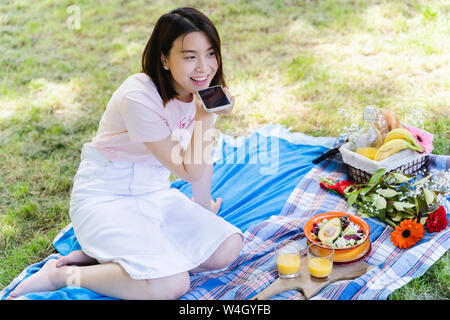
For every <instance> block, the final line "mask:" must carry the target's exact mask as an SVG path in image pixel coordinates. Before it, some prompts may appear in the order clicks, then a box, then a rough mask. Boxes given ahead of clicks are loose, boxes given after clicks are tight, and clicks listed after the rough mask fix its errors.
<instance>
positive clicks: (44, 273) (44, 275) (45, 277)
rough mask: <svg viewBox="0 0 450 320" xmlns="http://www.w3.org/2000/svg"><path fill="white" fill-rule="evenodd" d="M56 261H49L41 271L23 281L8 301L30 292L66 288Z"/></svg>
mask: <svg viewBox="0 0 450 320" xmlns="http://www.w3.org/2000/svg"><path fill="white" fill-rule="evenodd" d="M56 262H57V261H56V260H55V259H50V260H48V261H47V262H46V263H45V264H44V265H43V266H42V268H41V270H39V271H38V272H36V273H34V274H33V275H31V276H30V277H28V278H26V279H25V280H23V281H22V282H21V283H20V284H19V285H18V286H17V287H16V288H15V289H14V290H13V291H12V292H11V293H10V294H9V297H7V298H6V300H12V299H15V298H17V297H19V296H22V295H24V294H27V293H30V292H45V291H55V290H58V289H61V288H63V287H64V286H65V282H64V281H63V280H62V277H60V276H59V275H58V274H57V271H56V270H57V268H56Z"/></svg>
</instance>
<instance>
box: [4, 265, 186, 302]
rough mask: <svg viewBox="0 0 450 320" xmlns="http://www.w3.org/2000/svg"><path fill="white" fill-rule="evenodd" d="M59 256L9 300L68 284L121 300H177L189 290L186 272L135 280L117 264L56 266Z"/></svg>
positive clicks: (16, 290) (19, 286) (25, 283)
mask: <svg viewBox="0 0 450 320" xmlns="http://www.w3.org/2000/svg"><path fill="white" fill-rule="evenodd" d="M56 262H57V260H56V259H51V260H49V261H47V262H46V263H45V265H44V266H43V267H42V269H41V270H39V271H38V272H37V273H35V274H33V275H32V276H30V277H29V278H27V279H25V280H24V281H22V282H21V283H20V284H19V285H18V286H17V287H16V289H15V290H14V291H13V292H11V294H10V299H14V298H17V297H19V296H21V295H24V294H26V293H30V292H40V291H54V290H58V289H61V288H63V287H66V286H79V287H82V288H86V289H90V290H92V291H95V292H97V293H99V294H102V295H105V296H108V297H114V298H119V299H130V300H143V299H145V300H151V299H158V300H162V299H177V298H178V297H180V296H182V295H183V294H185V293H186V292H187V291H188V290H189V286H190V281H189V274H188V273H187V272H182V273H178V274H175V275H172V276H168V277H162V278H157V279H151V280H135V279H132V278H131V277H130V276H129V275H128V273H127V272H126V271H125V270H124V269H123V268H122V267H121V266H120V265H119V264H117V263H113V262H111V263H103V264H96V265H91V266H84V267H78V266H62V267H59V268H58V267H56Z"/></svg>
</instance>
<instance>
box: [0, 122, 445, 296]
mask: <svg viewBox="0 0 450 320" xmlns="http://www.w3.org/2000/svg"><path fill="white" fill-rule="evenodd" d="M335 142H336V139H335V138H331V137H311V136H307V135H304V134H302V133H298V132H295V133H294V132H290V131H289V130H288V129H286V128H285V127H283V126H280V125H272V124H271V125H267V126H265V127H263V128H260V129H258V130H256V131H255V132H253V133H252V134H251V135H249V136H246V137H239V138H237V139H233V138H231V137H229V136H226V135H221V137H220V139H219V141H218V143H217V146H216V148H215V152H214V174H213V188H212V195H213V197H222V198H223V205H222V208H221V211H220V212H219V215H220V216H222V217H223V218H224V219H226V220H227V221H229V222H231V223H233V224H234V225H236V226H237V227H239V228H240V229H241V230H242V231H243V232H244V237H245V242H244V247H243V250H242V252H241V255H240V256H239V257H238V259H237V260H236V261H235V262H234V263H233V264H231V265H230V266H229V267H227V268H225V269H222V270H218V271H212V272H203V273H197V274H193V275H191V289H190V291H189V292H188V293H186V294H185V295H184V296H182V297H181V298H180V299H183V300H198V299H229V300H231V299H250V298H251V297H253V296H254V295H256V294H257V293H258V292H260V291H262V290H263V289H264V288H266V287H267V286H268V285H270V284H271V283H272V282H273V281H274V280H275V279H276V277H277V270H276V263H275V260H274V257H273V250H274V248H275V247H277V246H278V245H279V244H280V243H281V242H283V241H285V240H292V239H294V240H298V241H299V242H300V243H303V245H305V246H306V239H305V237H304V235H303V233H302V230H303V225H304V224H305V222H306V221H307V220H308V219H309V218H310V217H312V216H314V215H317V214H320V213H322V212H327V211H347V212H354V209H353V208H347V206H346V201H345V199H343V198H341V197H339V196H337V195H335V194H334V193H332V192H329V191H327V190H324V189H321V188H320V187H319V181H318V177H319V176H323V177H333V178H335V179H347V174H346V172H345V168H344V166H343V163H342V161H341V159H340V158H339V157H336V158H334V159H329V160H326V161H324V162H323V163H321V164H319V165H313V164H312V162H311V161H312V160H313V159H314V158H316V157H317V156H318V155H320V154H321V153H323V152H324V151H326V150H327V149H328V148H329V147H331V146H332V145H333V144H334V143H335ZM449 167H450V157H447V156H435V155H431V164H430V169H431V170H440V171H443V170H448V169H449ZM172 186H173V187H175V188H179V189H180V190H181V191H182V192H183V193H185V194H186V195H187V196H191V195H192V189H191V185H190V184H189V183H187V182H185V181H181V180H179V181H175V182H174V183H173V184H172ZM445 206H446V210H447V212H449V210H448V209H449V199H447V203H446V204H445ZM365 220H366V221H367V222H368V224H369V227H370V230H371V234H370V240H371V242H372V250H371V251H370V253H369V254H368V255H367V256H366V257H365V258H364V260H365V261H366V262H367V263H368V264H370V265H371V266H372V268H371V269H370V270H369V271H368V272H367V273H366V274H364V275H362V276H360V277H358V278H357V279H354V280H347V281H339V282H336V283H333V284H330V285H328V286H327V287H325V288H324V289H323V290H322V291H321V292H320V293H319V294H317V295H316V296H314V297H313V299H346V300H348V299H386V298H387V296H388V295H389V294H390V293H391V292H392V291H394V290H396V289H398V288H400V287H401V286H403V285H405V284H406V283H408V282H409V281H410V280H412V279H414V278H416V277H419V276H421V275H422V274H423V273H424V272H425V271H426V270H427V269H428V268H429V267H430V266H431V265H432V264H433V263H434V262H436V261H437V260H438V259H439V258H440V257H441V256H442V255H443V254H444V253H445V252H446V251H447V250H448V249H449V247H450V230H449V228H448V227H447V229H446V230H444V231H441V232H439V233H432V234H430V233H426V234H425V237H424V238H423V239H422V240H421V241H420V242H419V243H418V244H416V245H415V246H414V247H412V248H410V249H408V250H402V249H398V248H396V247H395V246H393V245H392V243H391V242H390V233H391V231H392V228H391V227H390V226H386V225H385V224H384V223H382V222H380V221H378V220H375V219H365ZM53 244H54V246H55V249H56V250H57V251H58V252H59V253H60V254H63V255H66V254H68V253H69V252H71V251H72V250H77V249H80V246H79V244H78V242H77V240H76V237H75V235H74V233H73V229H72V227H71V225H70V224H69V225H68V226H67V227H66V228H65V229H64V230H62V231H61V232H60V233H59V234H58V236H57V237H56V238H55V239H54V242H53ZM56 256H57V254H53V255H50V256H49V257H47V258H46V259H45V260H43V261H41V262H39V263H36V264H34V265H31V266H29V267H27V268H26V269H25V270H23V272H22V273H21V274H20V275H19V276H17V277H16V278H15V279H14V280H13V281H12V282H11V284H9V285H8V286H7V287H5V288H4V289H3V291H1V292H0V299H5V298H6V297H7V296H8V294H9V292H11V291H12V290H13V289H14V287H15V286H16V285H17V284H18V283H20V282H21V281H22V280H23V279H25V278H26V277H28V276H30V275H31V274H33V273H34V272H36V271H38V270H39V269H40V268H41V267H42V265H43V264H44V263H45V262H46V261H47V260H48V259H55V258H56ZM22 298H23V299H36V300H47V299H64V300H69V299H70V300H71V299H77V300H81V299H83V300H84V299H111V298H110V297H104V296H101V295H99V294H97V293H95V292H93V291H90V290H88V289H84V288H76V287H66V288H63V289H61V290H58V291H54V292H39V293H30V294H27V295H25V296H23V297H22ZM271 299H304V297H303V295H302V293H300V292H297V291H286V292H283V293H280V294H278V295H276V296H274V297H272V298H271Z"/></svg>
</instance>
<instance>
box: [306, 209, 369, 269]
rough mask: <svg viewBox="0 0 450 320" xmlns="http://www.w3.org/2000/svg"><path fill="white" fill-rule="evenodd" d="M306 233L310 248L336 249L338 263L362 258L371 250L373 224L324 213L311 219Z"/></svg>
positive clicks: (347, 216)
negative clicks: (371, 226)
mask: <svg viewBox="0 0 450 320" xmlns="http://www.w3.org/2000/svg"><path fill="white" fill-rule="evenodd" d="M303 230H304V232H305V236H306V238H307V239H308V245H309V244H310V243H315V244H317V245H318V246H319V247H320V250H323V251H325V252H326V251H330V248H333V249H334V262H337V263H348V262H354V261H356V260H359V259H362V258H363V257H364V256H365V255H366V254H367V253H368V252H369V251H370V248H371V244H370V239H369V235H370V228H369V225H368V224H367V222H365V221H364V220H363V219H362V218H360V217H358V216H356V215H354V214H349V213H345V212H325V213H321V214H318V215H316V216H314V217H312V218H311V219H309V220H308V222H306V224H305V227H304V228H303Z"/></svg>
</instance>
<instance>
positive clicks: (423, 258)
mask: <svg viewBox="0 0 450 320" xmlns="http://www.w3.org/2000/svg"><path fill="white" fill-rule="evenodd" d="M449 237H450V234H445V235H444V236H443V237H439V239H436V241H433V242H432V243H431V246H430V247H429V248H428V249H427V250H426V252H425V253H424V254H423V255H422V256H421V258H420V259H419V260H418V261H417V262H416V263H415V264H414V265H413V268H412V269H411V270H410V271H408V272H407V273H405V274H404V275H403V276H402V277H401V278H400V280H401V279H405V278H406V279H410V277H411V275H413V274H414V273H416V271H417V270H418V268H419V267H421V266H422V265H423V264H425V262H426V261H427V260H429V257H430V255H431V254H432V253H433V252H434V250H435V249H436V248H437V247H439V246H440V245H441V243H443V242H445V240H447V239H448V238H449ZM430 241H432V240H430ZM395 262H396V261H394V263H395ZM410 280H412V279H410ZM403 282H405V283H403V284H399V286H398V287H400V286H403V285H405V284H406V283H408V282H409V281H403ZM392 285H394V286H395V282H394V283H393V284H392ZM388 287H389V285H386V286H385V287H384V288H383V289H382V290H380V291H379V292H378V293H377V294H376V295H375V297H374V298H375V299H378V298H379V297H380V296H382V295H383V294H384V292H385V291H386V290H388ZM390 291H391V290H389V292H390Z"/></svg>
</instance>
